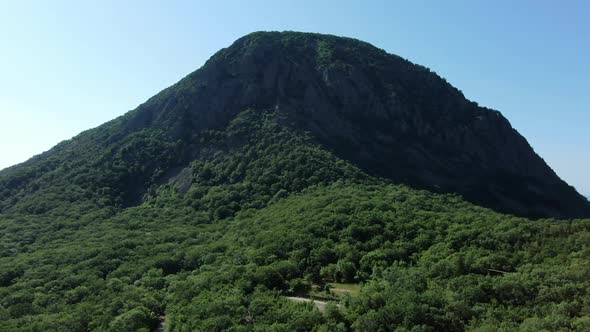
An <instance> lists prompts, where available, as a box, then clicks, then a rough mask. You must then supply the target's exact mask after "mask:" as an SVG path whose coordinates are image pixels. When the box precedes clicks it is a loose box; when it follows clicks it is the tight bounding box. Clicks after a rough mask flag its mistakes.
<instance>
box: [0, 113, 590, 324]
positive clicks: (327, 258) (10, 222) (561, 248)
mask: <svg viewBox="0 0 590 332" xmlns="http://www.w3.org/2000/svg"><path fill="white" fill-rule="evenodd" d="M281 121H284V119H282V118H281V117H280V116H278V115H277V114H275V113H274V112H255V111H247V112H243V113H242V114H240V116H238V117H237V118H236V119H234V120H233V121H232V122H231V123H230V124H229V125H228V126H226V127H225V128H219V129H217V130H211V131H208V132H206V133H203V134H202V135H201V136H199V137H198V138H195V140H197V139H198V140H199V147H200V148H199V150H198V151H196V152H195V155H196V156H197V157H196V161H195V162H193V163H192V164H191V165H190V166H188V167H185V168H184V170H179V171H178V173H175V174H173V175H172V176H171V177H169V178H167V177H166V176H165V175H163V174H159V171H158V168H159V167H162V165H172V164H174V163H175V161H174V160H175V156H176V155H177V152H175V151H176V150H175V147H177V146H178V144H179V143H175V142H174V141H172V140H168V139H167V138H166V136H162V134H161V133H158V132H156V131H149V130H148V131H142V132H139V133H138V134H136V135H132V136H128V137H127V138H126V139H124V140H121V141H120V144H119V143H117V144H119V145H117V144H116V147H115V146H113V148H112V150H110V152H109V153H111V154H112V156H114V159H110V158H106V157H105V156H99V158H98V159H96V158H94V159H92V160H90V159H89V160H88V162H86V161H84V162H82V161H78V162H80V163H81V164H80V165H82V166H80V165H78V166H74V165H72V166H71V167H70V168H69V170H66V167H65V166H64V165H61V166H56V165H52V164H51V162H50V161H47V162H46V164H43V165H45V166H43V167H46V168H47V170H45V171H46V172H47V173H45V174H47V175H46V176H42V177H41V178H39V179H33V180H31V179H29V180H26V179H25V178H27V176H28V175H27V174H28V173H27V172H33V168H35V167H41V166H35V167H33V168H31V167H29V168H23V169H19V170H12V171H11V172H16V173H19V174H21V172H22V174H21V175H20V176H21V177H18V176H17V177H9V176H4V177H2V181H4V182H2V183H3V184H4V186H5V187H6V188H8V189H6V190H8V192H9V193H8V194H7V195H8V196H5V198H4V199H3V201H2V202H3V204H5V205H4V207H5V210H3V213H2V214H1V215H0V320H1V321H2V329H3V330H7V331H89V330H96V331H104V330H109V331H141V330H143V331H147V330H149V329H151V328H153V327H154V326H155V324H156V322H157V319H158V318H157V317H159V316H163V315H165V317H166V325H167V328H168V329H169V331H224V330H234V331H433V330H440V331H462V330H474V331H488V330H497V329H498V328H501V329H504V330H518V329H520V330H523V331H539V330H564V331H566V330H574V331H585V330H587V329H588V327H589V321H588V319H587V317H588V315H590V301H589V299H590V294H589V293H588V291H589V290H590V273H589V272H588V269H587V268H586V267H587V266H588V265H589V264H590V247H589V244H590V220H570V221H558V220H551V219H544V220H537V221H530V220H526V219H522V218H516V217H512V216H507V215H502V214H498V213H495V212H492V211H491V210H487V209H484V208H480V207H476V206H473V205H471V204H469V203H466V202H464V201H463V200H462V199H461V198H459V197H457V196H453V195H438V194H433V193H430V192H426V191H417V190H414V189H410V188H408V187H405V186H400V185H394V184H391V183H388V182H385V181H383V180H380V179H376V178H372V177H370V176H368V175H366V174H364V173H362V172H361V171H360V170H358V169H357V168H356V167H354V166H352V165H350V164H349V163H347V162H345V161H342V160H340V159H338V158H336V157H335V156H334V155H333V154H332V153H330V152H329V151H326V150H324V149H322V148H320V147H319V146H318V145H317V144H315V142H314V141H313V140H312V139H311V138H310V137H308V136H307V135H305V134H304V133H300V132H297V131H296V130H294V129H293V128H292V127H290V126H288V125H287V126H285V125H279V123H281ZM113 126H115V127H116V124H114V125H113ZM113 130H115V131H116V129H113ZM91 134H92V133H91ZM104 140H105V141H104V142H105V144H106V145H107V146H110V145H109V144H111V143H108V142H107V141H108V139H107V137H104ZM66 146H67V144H66ZM138 146H141V147H142V148H138ZM64 151H65V150H64ZM59 153H66V152H63V151H62V152H59ZM90 153H91V151H89V154H90ZM155 156H160V157H159V158H155ZM47 160H51V157H50V158H49V159H47ZM100 160H102V161H100ZM106 160H109V162H107V161H106ZM110 160H114V161H113V162H111V161H110ZM115 161H116V162H115ZM84 165H85V166H84ZM92 165H94V166H92ZM96 165H102V166H101V167H103V166H104V168H98V170H96V168H95V167H98V166H96ZM165 167H168V166H165ZM50 169H51V170H50ZM99 170H100V171H99ZM35 172H36V171H35ZM39 172H41V170H39ZM92 172H96V174H90V173H92ZM85 173H89V174H90V175H85V176H86V177H83V179H84V180H81V179H80V180H72V181H68V182H59V181H58V180H56V179H58V178H59V177H60V176H68V177H69V176H72V179H75V177H76V176H83V174H85ZM105 174H108V176H107V175H105ZM130 174H139V176H138V177H137V178H134V177H131V176H130ZM17 178H18V179H20V180H18V181H21V182H22V183H26V184H25V185H23V186H21V185H17V184H15V183H14V182H15V181H17V180H15V179H17ZM163 179H164V180H165V181H164V180H163ZM27 181H28V182H27ZM36 181H42V182H39V183H38V188H37V189H35V186H34V184H35V183H37V182H36ZM126 181H131V182H134V181H137V183H141V186H146V187H152V188H153V189H152V190H151V191H150V193H149V195H148V196H147V197H145V200H144V201H143V203H141V204H139V205H137V206H135V207H127V208H124V207H125V204H123V202H125V201H127V202H129V201H128V200H129V199H131V198H133V197H134V194H133V193H132V192H129V191H126V190H125V188H127V187H128V184H129V182H126ZM8 182H10V184H8V185H7V184H6V183H8ZM118 182H123V183H125V184H124V185H123V184H121V185H119V184H117V183H118ZM53 185H55V186H56V187H51V186H53ZM100 186H109V188H111V189H109V190H106V189H105V190H103V191H100V190H98V189H97V188H99V187H100ZM14 188H20V189H18V190H17V189H14ZM100 188H104V187H100ZM15 190H16V191H15ZM19 190H24V193H22V194H18V193H16V192H18V191H19ZM57 190H63V192H65V193H68V192H69V193H72V196H71V200H63V196H59V197H58V196H53V195H52V193H53V194H55V193H56V191H57ZM94 190H97V191H96V192H95V191H94ZM85 195H89V196H85ZM10 197H17V200H16V203H14V204H12V203H10V201H11V198H10ZM85 197H86V198H85ZM101 200H103V202H102V203H101ZM106 201H109V202H111V203H109V204H107V203H105V202H106ZM116 202H120V203H116ZM11 204H12V205H11ZM111 204H112V205H111ZM113 205H114V206H113ZM35 206H40V207H44V208H43V209H40V210H35V209H33V210H31V208H33V207H35ZM335 282H343V283H354V284H355V285H358V286H356V287H353V286H346V287H350V288H351V289H353V290H354V293H353V294H352V295H351V296H341V297H340V298H341V299H342V300H341V303H340V306H336V305H334V304H329V305H328V306H327V307H326V310H325V312H324V313H320V312H319V311H318V310H317V309H316V308H315V307H314V306H313V305H312V304H298V303H292V302H289V301H288V300H286V298H285V295H293V294H296V295H304V294H305V293H307V292H310V290H311V289H312V286H313V287H317V285H320V286H321V285H325V284H329V283H335ZM340 287H345V286H344V285H342V286H340ZM359 288H360V291H359ZM316 289H317V288H316Z"/></svg>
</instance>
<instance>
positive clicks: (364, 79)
mask: <svg viewBox="0 0 590 332" xmlns="http://www.w3.org/2000/svg"><path fill="white" fill-rule="evenodd" d="M246 108H257V109H261V108H278V109H279V110H280V111H281V112H284V113H286V114H288V116H289V118H290V119H291V120H292V121H293V124H294V125H295V126H297V127H299V128H302V129H304V130H307V131H310V132H311V133H312V134H313V135H314V136H315V137H317V139H318V140H319V141H320V142H321V143H323V144H324V145H325V146H327V147H328V148H330V149H331V150H333V151H335V152H336V153H337V154H338V155H339V156H341V157H343V158H345V159H349V160H352V161H353V162H355V163H356V164H357V165H359V166H360V167H361V168H363V169H364V170H366V171H368V172H370V173H372V174H376V175H379V176H383V177H386V178H390V179H392V180H393V181H396V182H401V183H406V184H409V185H412V186H416V187H419V188H425V189H429V190H436V191H442V192H457V193H460V194H461V195H463V196H464V197H465V198H466V199H468V200H471V201H473V202H475V203H477V204H481V205H484V206H487V207H491V208H494V209H496V210H499V211H503V212H510V213H514V214H518V215H525V216H531V217H542V216H553V217H581V216H589V215H590V207H589V204H588V203H587V201H586V200H585V199H584V198H583V197H582V196H581V195H579V194H578V193H577V192H576V191H575V190H574V189H573V188H572V187H571V186H568V185H567V184H566V183H565V182H564V181H562V180H561V179H559V177H558V176H557V175H556V174H555V173H554V172H553V171H552V170H551V168H549V167H548V166H547V164H546V163H545V162H544V161H543V159H541V158H540V157H539V156H538V155H537V154H536V153H535V152H534V151H533V150H532V148H531V147H530V145H529V144H528V143H527V141H526V140H525V139H524V138H523V137H522V136H521V135H520V134H519V133H518V132H517V131H516V130H514V129H513V128H512V127H511V125H510V123H509V122H508V121H507V120H506V119H505V118H504V117H503V116H502V115H501V114H500V113H499V112H497V111H494V110H490V109H486V108H482V107H479V106H478V105H477V104H476V103H473V102H470V101H468V100H467V99H465V97H464V96H463V94H462V93H461V92H460V91H459V90H457V89H456V88H454V87H452V86H451V85H450V84H448V83H447V82H446V81H445V80H444V79H442V78H440V77H439V76H437V75H436V74H434V73H432V72H430V71H429V70H428V69H426V68H424V67H421V66H418V65H415V64H412V63H410V62H409V61H406V60H404V59H402V58H400V57H398V56H395V55H390V54H387V53H386V52H384V51H382V50H380V49H377V48H375V47H373V46H371V45H369V44H366V43H363V42H360V41H358V40H353V39H347V38H338V37H334V36H326V35H318V34H304V33H293V32H285V33H278V32H259V33H253V34H250V35H248V36H245V37H243V38H241V39H239V40H237V41H236V42H235V43H234V44H233V45H231V46H230V47H228V48H226V49H223V50H221V51H219V52H218V53H217V54H215V55H214V56H213V57H212V58H211V59H210V60H209V61H208V62H207V63H206V64H205V66H204V67H203V68H201V69H199V70H198V71H196V72H194V73H193V74H191V75H189V76H188V77H186V78H185V79H183V80H182V81H181V82H179V83H178V84H177V85H175V86H173V87H172V88H169V89H167V90H165V91H163V92H162V93H161V94H160V95H158V96H156V97H154V98H152V99H151V100H150V101H148V102H147V103H146V104H144V105H142V106H141V107H140V108H139V109H138V110H136V112H135V114H134V117H133V119H132V120H131V121H130V122H129V123H128V126H131V127H143V126H163V127H168V128H173V131H174V133H175V135H177V136H179V137H188V136H190V135H193V134H194V133H196V132H199V131H200V130H202V129H204V128H210V127H216V126H220V125H222V124H224V123H227V121H229V119H231V118H232V117H233V116H234V115H235V114H236V113H238V112H239V111H241V110H244V109H246Z"/></svg>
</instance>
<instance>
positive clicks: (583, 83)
mask: <svg viewBox="0 0 590 332" xmlns="http://www.w3.org/2000/svg"><path fill="white" fill-rule="evenodd" d="M588 17H590V2H589V1H585V0H584V1H568V0H564V1H559V2H558V1H546V0H535V1H533V0H530V1H524V0H523V1H514V0H511V1H505V0H496V1H460V0H455V1H436V0H432V1H420V0H416V1H393V0H389V1H369V0H365V1H346V0H340V1H331V0H325V1H318V0H315V1H308V0H298V1H276V0H275V1H255V0H250V1H221V0H219V1H173V0H168V1H163V0H162V1H150V0H144V1H134V0H127V1H120V0H117V1H112V0H102V1H92V2H90V1H60V0H53V1H42V0H39V1H27V0H22V1H2V3H1V4H0V169H2V168H4V167H8V166H10V165H13V164H17V163H20V162H23V161H25V160H27V159H28V158H30V157H32V156H33V155H36V154H39V153H41V152H43V151H46V150H48V149H50V148H51V147H52V146H54V145H55V144H57V143H58V142H60V141H62V140H66V139H69V138H71V137H73V136H75V135H76V134H78V133H80V132H81V131H83V130H86V129H89V128H93V127H96V126H98V125H100V124H102V123H104V122H106V121H108V120H110V119H112V118H115V117H117V116H119V115H122V114H124V113H125V112H127V111H129V110H131V109H134V108H135V107H137V106H138V105H139V104H141V103H142V102H144V101H145V100H147V99H148V98H149V97H151V96H152V95H154V94H156V93H157V92H159V91H161V90H162V89H164V88H166V87H168V86H170V85H172V84H174V83H175V82H177V81H178V80H180V79H181V78H182V77H184V76H186V75H187V74H189V73H190V72H192V71H194V70H196V69H197V68H199V67H200V66H202V65H203V63H204V62H205V61H206V60H207V59H208V58H209V57H210V56H211V55H212V54H213V53H214V52H216V51H217V50H219V49H220V48H223V47H226V46H228V45H230V44H231V43H232V42H233V41H234V40H235V39H237V38H239V37H241V36H243V35H245V34H247V33H250V32H253V31H259V30H279V31H282V30H295V31H307V32H320V33H328V34H335V35H340V36H347V37H354V38H358V39H361V40H364V41H367V42H370V43H372V44H373V45H375V46H377V47H379V48H382V49H385V50H386V51H388V52H389V53H393V54H397V55H399V56H402V57H404V58H406V59H408V60H410V61H412V62H414V63H418V64H421V65H424V66H426V67H429V68H430V69H431V70H433V71H435V72H437V73H438V74H439V75H441V76H442V77H444V78H446V79H447V81H449V82H450V83H451V84H453V85H454V86H455V87H457V88H459V89H460V90H461V91H463V93H464V94H465V96H466V97H467V98H469V99H470V100H473V101H476V102H478V103H479V104H480V105H482V106H486V107H490V108H493V109H496V110H499V111H500V112H502V113H503V114H504V116H506V117H507V118H508V119H509V120H510V122H511V124H512V126H513V127H514V128H516V129H517V130H518V131H519V132H520V133H521V134H522V135H523V136H525V137H526V138H527V139H528V141H529V143H530V144H531V145H532V147H533V148H534V149H535V151H536V152H537V153H538V154H539V155H541V157H543V158H544V159H545V161H546V162H547V163H548V164H549V166H551V167H552V168H553V169H554V170H555V171H556V172H557V174H558V175H559V176H560V177H561V178H562V179H564V180H565V181H566V182H568V183H569V184H571V185H573V186H574V187H576V189H578V191H579V192H581V193H585V194H586V195H590V175H589V170H590V126H589V125H590V109H589V106H588V105H589V103H588V101H589V100H588V99H589V98H590V39H589V37H588V36H589V35H590V20H589V19H588Z"/></svg>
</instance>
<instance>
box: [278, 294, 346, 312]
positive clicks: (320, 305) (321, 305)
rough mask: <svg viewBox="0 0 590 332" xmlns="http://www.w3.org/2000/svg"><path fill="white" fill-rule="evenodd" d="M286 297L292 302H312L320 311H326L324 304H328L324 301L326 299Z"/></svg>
mask: <svg viewBox="0 0 590 332" xmlns="http://www.w3.org/2000/svg"><path fill="white" fill-rule="evenodd" d="M286 298H287V300H289V301H292V302H296V303H313V304H315V306H316V307H317V308H318V310H319V311H320V312H322V313H323V312H324V311H326V305H327V304H328V302H326V301H320V300H313V299H308V298H305V297H293V296H287V297H286ZM337 306H340V304H337Z"/></svg>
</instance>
